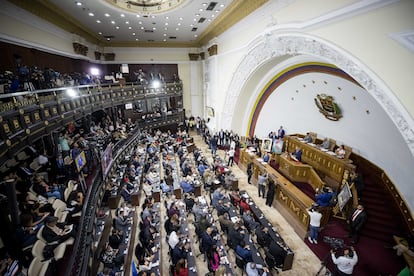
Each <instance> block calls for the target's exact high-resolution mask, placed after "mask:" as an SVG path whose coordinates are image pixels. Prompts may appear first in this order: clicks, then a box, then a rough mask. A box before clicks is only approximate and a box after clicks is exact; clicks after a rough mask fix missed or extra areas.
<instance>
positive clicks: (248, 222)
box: [243, 210, 259, 232]
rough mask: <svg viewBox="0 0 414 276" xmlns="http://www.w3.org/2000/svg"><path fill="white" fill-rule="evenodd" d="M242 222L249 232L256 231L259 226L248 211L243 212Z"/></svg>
mask: <svg viewBox="0 0 414 276" xmlns="http://www.w3.org/2000/svg"><path fill="white" fill-rule="evenodd" d="M243 221H244V225H245V226H246V227H247V228H248V230H249V231H250V232H253V231H255V230H256V228H257V227H258V226H259V223H258V222H257V221H256V220H255V219H254V216H253V213H252V212H251V211H250V210H246V211H245V212H243Z"/></svg>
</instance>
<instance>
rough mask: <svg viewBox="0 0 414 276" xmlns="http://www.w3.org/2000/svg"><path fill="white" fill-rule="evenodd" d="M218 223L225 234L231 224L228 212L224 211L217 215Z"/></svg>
mask: <svg viewBox="0 0 414 276" xmlns="http://www.w3.org/2000/svg"><path fill="white" fill-rule="evenodd" d="M219 223H220V227H221V230H222V231H223V232H224V233H226V234H227V233H228V232H229V229H230V227H231V225H232V224H233V222H232V221H231V220H230V215H229V213H227V212H226V213H224V214H223V215H221V216H219Z"/></svg>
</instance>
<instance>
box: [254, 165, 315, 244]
mask: <svg viewBox="0 0 414 276" xmlns="http://www.w3.org/2000/svg"><path fill="white" fill-rule="evenodd" d="M253 171H254V174H253V177H254V181H252V182H253V183H254V185H257V175H258V173H259V171H267V172H268V174H269V178H272V179H273V180H274V181H275V183H276V184H277V185H276V192H275V200H274V201H273V206H274V207H275V208H276V209H277V210H279V212H280V213H281V214H282V215H283V216H284V217H285V219H286V220H287V221H288V222H289V223H290V225H292V227H293V228H294V229H295V232H296V233H297V234H298V235H299V236H300V237H301V238H303V239H304V238H305V236H306V233H307V231H308V227H309V214H308V211H307V210H306V209H307V208H309V207H310V206H311V205H312V203H314V201H313V200H312V199H311V198H309V197H308V196H307V195H306V194H305V193H303V192H302V191H301V190H300V189H299V188H297V187H296V186H295V185H294V184H292V183H291V182H290V181H289V180H288V179H287V178H286V177H284V176H283V175H282V174H280V173H279V172H278V171H276V170H275V169H273V168H272V167H271V166H269V165H263V164H262V163H261V162H259V161H257V160H253Z"/></svg>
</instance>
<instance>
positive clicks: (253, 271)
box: [246, 262, 269, 276]
mask: <svg viewBox="0 0 414 276" xmlns="http://www.w3.org/2000/svg"><path fill="white" fill-rule="evenodd" d="M259 269H262V270H263V274H260V272H259ZM268 272H269V269H267V268H266V267H264V266H262V265H261V264H256V263H253V262H250V263H247V265H246V273H247V276H266V275H267V273H268Z"/></svg>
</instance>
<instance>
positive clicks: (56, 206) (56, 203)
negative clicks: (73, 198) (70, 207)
mask: <svg viewBox="0 0 414 276" xmlns="http://www.w3.org/2000/svg"><path fill="white" fill-rule="evenodd" d="M52 207H53V209H55V210H57V209H62V210H65V209H66V207H67V206H66V203H65V202H63V201H62V200H60V199H56V200H55V201H53V204H52Z"/></svg>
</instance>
